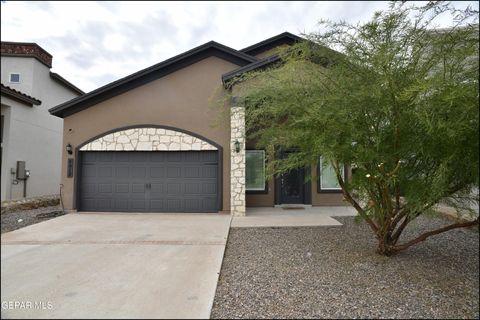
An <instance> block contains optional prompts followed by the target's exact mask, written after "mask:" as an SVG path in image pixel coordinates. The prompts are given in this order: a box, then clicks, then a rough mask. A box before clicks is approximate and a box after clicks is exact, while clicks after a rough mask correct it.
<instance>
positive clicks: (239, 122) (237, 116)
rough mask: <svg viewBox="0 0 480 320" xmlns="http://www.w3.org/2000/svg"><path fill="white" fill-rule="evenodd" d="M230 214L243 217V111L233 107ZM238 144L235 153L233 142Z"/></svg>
mask: <svg viewBox="0 0 480 320" xmlns="http://www.w3.org/2000/svg"><path fill="white" fill-rule="evenodd" d="M230 112H231V113H230V127H231V129H230V130H231V136H230V137H231V138H230V150H231V158H230V165H231V174H230V210H231V211H230V212H231V214H232V215H234V216H244V215H245V109H244V107H237V106H234V107H232V108H231V111H230ZM237 140H238V142H240V152H239V153H237V152H235V141H237Z"/></svg>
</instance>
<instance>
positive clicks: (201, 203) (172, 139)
mask: <svg viewBox="0 0 480 320" xmlns="http://www.w3.org/2000/svg"><path fill="white" fill-rule="evenodd" d="M221 157H222V147H221V146H220V145H218V144H217V143H215V142H213V141H211V140H209V139H207V138H204V137H202V136H200V135H198V134H195V133H192V132H188V131H186V130H182V129H179V128H172V127H165V126H158V125H144V126H135V127H126V128H119V129H115V130H112V131H109V132H106V133H104V134H102V135H99V136H96V137H94V138H92V139H90V140H88V141H86V142H85V143H84V144H82V145H80V146H79V147H78V148H77V159H78V167H77V168H78V174H77V177H78V179H77V180H78V181H77V193H76V194H77V196H76V200H77V204H78V205H77V208H78V210H79V211H96V212H217V211H220V210H221V209H222V208H221V204H222V201H221V199H222V195H221V190H222V168H221V163H222V160H221V159H222V158H221Z"/></svg>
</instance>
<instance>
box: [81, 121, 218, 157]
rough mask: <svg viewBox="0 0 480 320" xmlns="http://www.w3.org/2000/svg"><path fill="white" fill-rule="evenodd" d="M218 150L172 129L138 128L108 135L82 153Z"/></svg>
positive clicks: (84, 148)
mask: <svg viewBox="0 0 480 320" xmlns="http://www.w3.org/2000/svg"><path fill="white" fill-rule="evenodd" d="M202 150H218V148H217V147H215V146H213V145H212V144H210V143H209V142H207V141H205V140H202V139H200V138H199V137H195V136H192V135H189V134H188V133H185V132H181V131H176V130H172V129H164V128H155V127H137V128H129V129H125V130H119V131H115V132H110V133H107V134H105V135H103V136H101V137H98V138H97V139H95V140H93V141H90V142H88V143H87V144H85V145H83V146H82V147H81V148H80V151H202Z"/></svg>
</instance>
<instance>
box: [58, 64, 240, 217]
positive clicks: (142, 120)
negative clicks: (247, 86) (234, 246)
mask: <svg viewBox="0 0 480 320" xmlns="http://www.w3.org/2000/svg"><path fill="white" fill-rule="evenodd" d="M236 68H238V66H237V65H235V64H232V63H230V62H227V61H225V60H222V59H220V58H217V57H209V58H206V59H204V60H201V61H199V62H197V63H195V64H193V65H190V66H188V67H186V68H183V69H180V70H178V71H176V72H174V73H172V74H169V75H167V76H165V77H163V78H160V79H158V80H155V81H152V82H150V83H147V84H145V85H143V86H141V87H138V88H135V89H133V90H131V91H128V92H125V93H123V94H121V95H118V96H115V97H113V98H111V99H109V100H106V101H103V102H101V103H99V104H97V105H95V106H92V107H90V108H88V109H85V110H83V111H81V112H78V113H75V114H73V115H71V116H68V117H66V118H65V119H64V120H65V121H64V136H63V142H64V146H65V145H66V144H68V143H70V144H72V146H73V147H74V148H77V147H78V146H80V145H81V144H83V143H85V142H86V141H88V140H90V139H92V138H93V137H95V136H98V135H100V134H103V133H105V132H107V131H109V130H113V129H116V128H121V127H126V126H132V125H145V124H153V125H163V126H170V127H176V128H180V129H184V130H188V131H190V132H194V133H196V134H198V135H201V136H203V137H205V138H207V139H210V140H212V141H214V142H216V143H217V144H219V145H221V146H222V147H223V164H222V165H223V188H222V191H223V192H222V195H223V211H229V210H230V115H229V112H228V110H219V109H220V108H219V107H214V106H212V103H211V98H212V97H213V95H214V94H219V93H221V92H222V91H221V90H222V89H221V88H222V83H221V75H222V74H223V73H226V72H228V71H231V70H233V69H236ZM218 117H221V121H218ZM214 123H220V124H219V125H218V124H217V125H215V126H214V125H213V124H214ZM64 149H65V148H64ZM74 156H75V154H73V155H71V156H69V157H68V155H67V153H66V151H65V150H63V158H62V183H63V186H64V189H63V193H64V204H65V207H66V208H67V209H75V203H74V194H75V192H76V190H74V188H75V187H74V186H75V183H76V181H75V180H76V174H75V177H74V178H67V177H66V175H67V158H73V157H74ZM76 162H77V161H76V160H75V163H76Z"/></svg>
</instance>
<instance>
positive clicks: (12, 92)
mask: <svg viewBox="0 0 480 320" xmlns="http://www.w3.org/2000/svg"><path fill="white" fill-rule="evenodd" d="M52 60H53V57H52V55H51V54H49V53H48V52H47V51H45V50H44V49H43V48H41V47H40V46H39V45H37V44H36V43H24V42H4V41H2V43H1V67H2V68H1V69H2V72H1V112H2V113H1V115H2V118H1V119H2V127H1V132H2V136H1V138H2V139H1V140H2V141H1V143H2V145H1V158H2V160H1V161H2V170H1V175H2V179H1V199H2V201H3V200H10V199H19V198H23V197H36V196H44V195H55V194H58V193H59V186H60V173H61V171H60V169H61V156H62V145H63V143H62V139H63V120H62V119H61V118H58V117H55V116H52V115H51V114H50V113H49V112H48V110H49V109H50V108H52V107H54V106H56V105H58V104H59V103H62V102H65V101H68V100H71V99H73V98H75V97H78V96H79V95H81V94H83V93H84V92H83V91H82V90H80V89H79V88H77V87H76V86H74V85H73V84H71V83H70V82H68V81H67V80H65V79H64V78H63V77H61V76H60V75H59V74H57V73H54V72H52V71H51V68H52Z"/></svg>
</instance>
